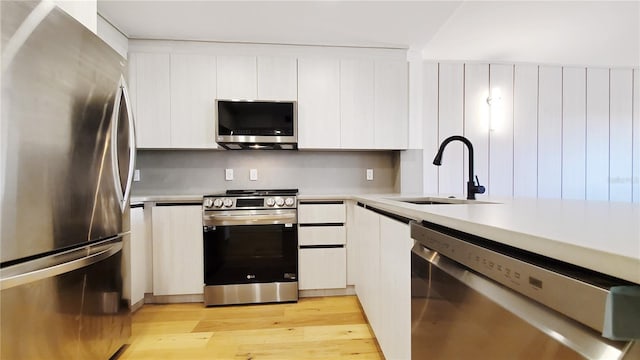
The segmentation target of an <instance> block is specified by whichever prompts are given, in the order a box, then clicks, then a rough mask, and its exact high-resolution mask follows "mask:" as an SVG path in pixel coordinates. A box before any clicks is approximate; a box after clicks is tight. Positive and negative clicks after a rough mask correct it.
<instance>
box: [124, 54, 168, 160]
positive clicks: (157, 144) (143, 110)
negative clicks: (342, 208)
mask: <svg viewBox="0 0 640 360" xmlns="http://www.w3.org/2000/svg"><path fill="white" fill-rule="evenodd" d="M170 80H171V75H170V55H169V54H168V53H143V52H140V53H132V54H130V56H129V90H130V94H129V95H130V97H131V103H132V108H133V114H134V115H133V116H134V121H135V124H136V137H137V146H138V148H143V149H144V148H168V147H170V146H171V106H170V104H171V90H170V86H169V84H170Z"/></svg>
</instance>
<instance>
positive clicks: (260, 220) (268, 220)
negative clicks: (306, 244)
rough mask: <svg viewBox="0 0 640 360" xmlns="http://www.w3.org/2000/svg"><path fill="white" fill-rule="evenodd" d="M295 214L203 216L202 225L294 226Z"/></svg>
mask: <svg viewBox="0 0 640 360" xmlns="http://www.w3.org/2000/svg"><path fill="white" fill-rule="evenodd" d="M296 222H297V216H296V214H265V215H256V214H254V215H228V214H226V215H203V216H202V224H203V225H205V226H207V225H209V226H226V225H278V224H295V223H296Z"/></svg>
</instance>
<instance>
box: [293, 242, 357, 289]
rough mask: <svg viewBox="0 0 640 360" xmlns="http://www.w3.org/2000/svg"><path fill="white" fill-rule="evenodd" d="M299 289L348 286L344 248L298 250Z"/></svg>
mask: <svg viewBox="0 0 640 360" xmlns="http://www.w3.org/2000/svg"><path fill="white" fill-rule="evenodd" d="M298 276H299V281H298V289H300V290H317V289H340V288H345V287H346V286H347V252H346V249H345V248H344V247H335V248H310V249H304V248H303V249H299V250H298Z"/></svg>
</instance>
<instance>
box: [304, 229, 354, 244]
mask: <svg viewBox="0 0 640 360" xmlns="http://www.w3.org/2000/svg"><path fill="white" fill-rule="evenodd" d="M346 243H347V232H346V229H345V227H344V226H300V227H299V228H298V244H300V246H307V245H344V244H346Z"/></svg>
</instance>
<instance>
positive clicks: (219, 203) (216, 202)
mask: <svg viewBox="0 0 640 360" xmlns="http://www.w3.org/2000/svg"><path fill="white" fill-rule="evenodd" d="M213 206H215V207H217V208H221V207H222V199H215V200H213Z"/></svg>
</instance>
